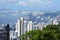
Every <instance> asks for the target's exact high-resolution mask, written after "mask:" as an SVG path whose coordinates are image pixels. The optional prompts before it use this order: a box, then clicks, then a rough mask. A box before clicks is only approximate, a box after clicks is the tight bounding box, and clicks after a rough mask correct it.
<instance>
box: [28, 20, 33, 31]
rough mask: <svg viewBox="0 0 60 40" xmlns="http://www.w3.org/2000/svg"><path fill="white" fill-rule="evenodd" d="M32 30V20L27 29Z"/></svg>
mask: <svg viewBox="0 0 60 40" xmlns="http://www.w3.org/2000/svg"><path fill="white" fill-rule="evenodd" d="M31 30H33V23H32V21H29V22H28V27H27V31H31Z"/></svg>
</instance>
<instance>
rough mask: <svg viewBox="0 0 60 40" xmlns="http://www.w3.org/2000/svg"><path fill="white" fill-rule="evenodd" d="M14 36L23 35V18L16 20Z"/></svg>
mask: <svg viewBox="0 0 60 40" xmlns="http://www.w3.org/2000/svg"><path fill="white" fill-rule="evenodd" d="M16 34H17V35H18V37H20V36H21V35H22V34H24V18H19V19H18V22H17V23H16Z"/></svg>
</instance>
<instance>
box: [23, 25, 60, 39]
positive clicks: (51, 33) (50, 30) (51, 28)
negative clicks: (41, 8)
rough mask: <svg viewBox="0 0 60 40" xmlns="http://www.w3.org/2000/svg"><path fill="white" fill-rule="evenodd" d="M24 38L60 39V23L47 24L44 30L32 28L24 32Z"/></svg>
mask: <svg viewBox="0 0 60 40" xmlns="http://www.w3.org/2000/svg"><path fill="white" fill-rule="evenodd" d="M23 37H24V40H26V39H29V40H60V24H58V25H47V26H46V28H43V30H32V31H29V32H26V34H24V36H23Z"/></svg>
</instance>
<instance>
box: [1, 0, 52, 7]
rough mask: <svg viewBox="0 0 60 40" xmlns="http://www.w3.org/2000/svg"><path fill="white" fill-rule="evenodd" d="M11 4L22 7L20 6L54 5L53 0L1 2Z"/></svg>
mask: <svg viewBox="0 0 60 40" xmlns="http://www.w3.org/2000/svg"><path fill="white" fill-rule="evenodd" d="M6 1H7V2H10V3H12V4H14V5H20V6H37V5H50V4H52V1H51V0H28V1H27V0H26V1H21V0H0V2H6Z"/></svg>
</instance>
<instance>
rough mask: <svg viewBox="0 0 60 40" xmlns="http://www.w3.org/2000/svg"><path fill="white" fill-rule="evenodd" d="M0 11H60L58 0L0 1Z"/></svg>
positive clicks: (59, 1)
mask: <svg viewBox="0 0 60 40" xmlns="http://www.w3.org/2000/svg"><path fill="white" fill-rule="evenodd" d="M0 9H14V10H16V9H17V10H36V11H49V10H54V11H55V10H58V11H60V0H0Z"/></svg>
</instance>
